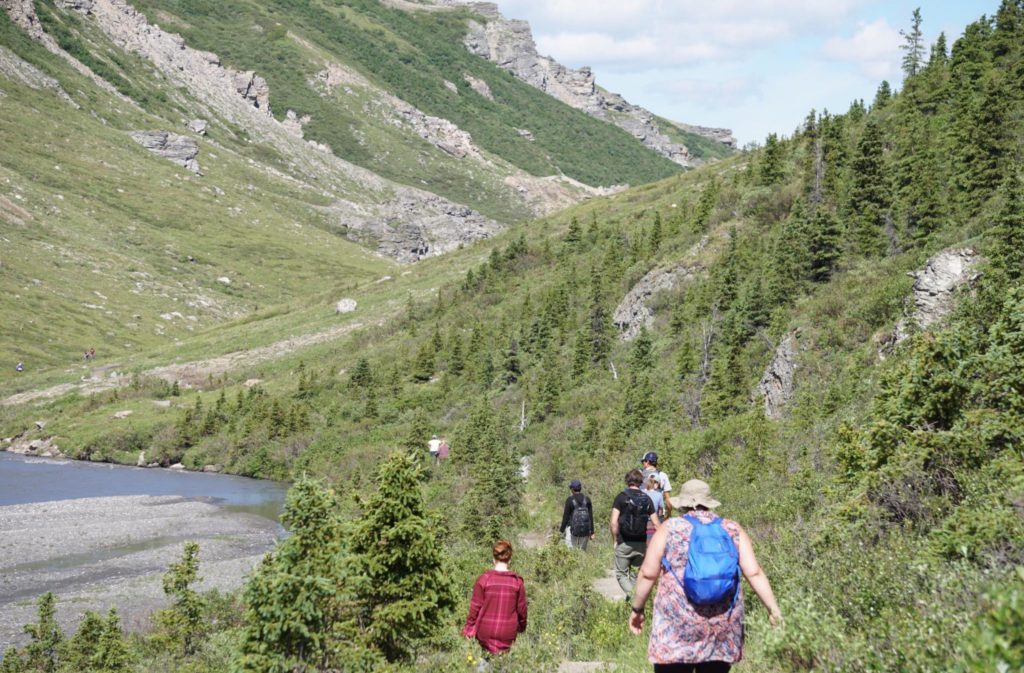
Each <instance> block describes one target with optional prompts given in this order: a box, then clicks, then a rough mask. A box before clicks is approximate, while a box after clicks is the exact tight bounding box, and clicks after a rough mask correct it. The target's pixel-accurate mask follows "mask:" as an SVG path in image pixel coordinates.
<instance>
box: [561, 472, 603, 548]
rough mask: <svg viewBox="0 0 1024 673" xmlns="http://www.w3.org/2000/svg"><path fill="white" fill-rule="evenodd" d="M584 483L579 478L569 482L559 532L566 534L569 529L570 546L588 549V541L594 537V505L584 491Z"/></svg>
mask: <svg viewBox="0 0 1024 673" xmlns="http://www.w3.org/2000/svg"><path fill="white" fill-rule="evenodd" d="M582 491H583V484H582V483H580V480H579V479H573V480H572V481H570V482H569V497H568V498H566V499H565V508H564V509H563V510H562V525H561V526H559V528H558V532H559V533H560V534H562V535H564V534H565V529H566V528H568V529H569V536H570V538H569V539H570V546H572V548H573V549H579V550H581V551H587V543H588V542H589V541H590V540H593V539H594V505H593V504H592V503H591V502H590V498H589V497H588V496H586V495H584V494H583V493H582Z"/></svg>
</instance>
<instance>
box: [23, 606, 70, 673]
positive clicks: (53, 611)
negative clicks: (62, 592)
mask: <svg viewBox="0 0 1024 673" xmlns="http://www.w3.org/2000/svg"><path fill="white" fill-rule="evenodd" d="M37 606H38V621H37V622H36V623H35V624H26V625H25V628H24V630H25V633H26V634H28V636H29V637H30V638H31V640H30V641H29V643H28V645H26V646H25V649H24V653H25V664H26V666H27V667H28V669H29V670H31V671H39V672H40V673H56V671H57V667H58V666H59V664H60V650H61V646H62V643H63V642H64V633H63V632H62V631H61V628H60V625H59V624H57V600H56V598H55V597H54V595H53V593H52V592H49V591H47V592H46V593H45V594H43V595H42V596H40V597H39V601H38V602H37Z"/></svg>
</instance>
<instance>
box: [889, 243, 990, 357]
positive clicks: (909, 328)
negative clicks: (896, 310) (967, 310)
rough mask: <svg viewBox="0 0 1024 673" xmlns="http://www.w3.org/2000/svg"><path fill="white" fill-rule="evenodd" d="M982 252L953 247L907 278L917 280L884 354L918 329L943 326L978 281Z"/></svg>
mask: <svg viewBox="0 0 1024 673" xmlns="http://www.w3.org/2000/svg"><path fill="white" fill-rule="evenodd" d="M978 261H979V260H978V253H977V251H976V250H974V249H972V248H952V249H949V250H943V251H942V252H940V253H938V254H937V255H935V256H934V257H931V258H930V259H929V260H928V261H927V262H925V265H924V267H923V268H921V269H919V270H917V271H911V272H909V273H908V274H907V275H908V276H910V277H911V278H913V279H914V286H913V288H912V289H911V294H910V296H909V297H907V299H906V301H905V302H904V310H903V313H904V317H903V318H901V319H900V321H899V322H897V323H896V327H895V329H893V331H892V333H891V334H890V335H888V337H887V338H885V339H883V341H882V345H881V348H880V349H879V351H880V353H881V354H882V355H885V354H886V353H888V352H890V351H891V350H892V349H893V348H894V347H895V346H896V345H897V344H899V343H900V342H901V341H903V340H904V339H906V338H907V337H909V336H910V335H911V334H912V333H913V332H914V331H916V330H924V329H928V328H929V327H931V326H932V325H935V324H937V323H941V322H942V321H943V320H944V319H945V318H946V317H947V316H949V314H950V313H952V311H953V309H954V308H955V307H956V294H957V292H958V291H959V290H960V289H961V288H963V287H965V286H969V285H970V284H972V283H973V282H974V281H975V280H977V278H978V276H979V273H978V271H977V266H978Z"/></svg>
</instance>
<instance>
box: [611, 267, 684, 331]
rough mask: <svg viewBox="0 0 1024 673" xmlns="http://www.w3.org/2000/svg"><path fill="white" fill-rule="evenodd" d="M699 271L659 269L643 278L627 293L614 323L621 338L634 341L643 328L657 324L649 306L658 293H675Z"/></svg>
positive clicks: (679, 268) (616, 310) (675, 268)
mask: <svg viewBox="0 0 1024 673" xmlns="http://www.w3.org/2000/svg"><path fill="white" fill-rule="evenodd" d="M699 271H700V270H699V269H697V268H693V267H688V266H676V267H674V268H671V269H655V270H654V271H651V272H649V273H648V274H647V275H646V276H644V277H643V278H641V279H640V282H638V283H637V284H636V285H634V286H633V287H632V289H630V291H629V292H627V293H626V296H625V297H623V299H622V301H621V302H619V305H618V306H617V307H616V308H615V313H614V314H613V315H612V322H614V323H615V326H616V327H618V328H619V338H620V339H622V340H623V341H630V340H632V339H633V338H634V337H636V335H637V334H639V333H640V329H641V328H642V327H644V326H650V325H651V324H652V323H653V322H654V313H653V312H652V311H651V308H650V306H649V305H648V301H649V300H650V299H651V297H653V296H654V295H655V294H657V293H658V292H663V291H665V290H671V289H672V288H674V287H676V286H677V285H679V284H680V283H681V282H683V281H684V280H687V279H689V278H692V277H693V276H695V275H696V274H697V273H699Z"/></svg>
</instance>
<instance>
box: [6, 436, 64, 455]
mask: <svg viewBox="0 0 1024 673" xmlns="http://www.w3.org/2000/svg"><path fill="white" fill-rule="evenodd" d="M53 439H54V438H53V437H47V438H46V439H32V440H29V439H24V438H21V437H14V438H12V440H11V445H10V446H8V447H7V450H8V451H9V452H11V453H17V454H20V455H23V456H41V457H43V458H59V457H61V456H62V455H64V454H62V453H61V451H60V447H58V446H57V443H56V442H54V441H53Z"/></svg>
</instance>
